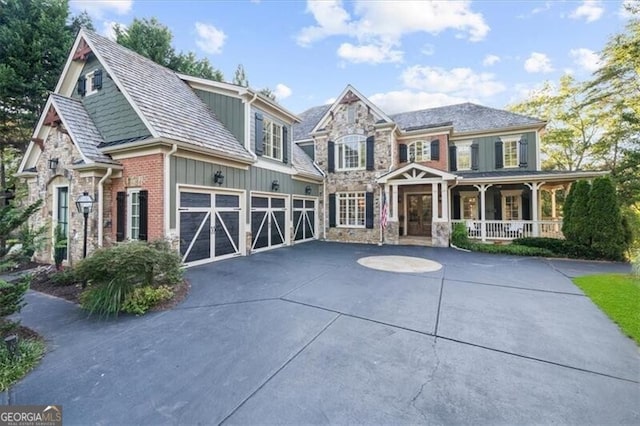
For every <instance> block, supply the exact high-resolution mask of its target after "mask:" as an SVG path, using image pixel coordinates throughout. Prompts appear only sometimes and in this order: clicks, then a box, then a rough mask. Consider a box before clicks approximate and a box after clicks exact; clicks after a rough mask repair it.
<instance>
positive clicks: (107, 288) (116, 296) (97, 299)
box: [75, 241, 182, 316]
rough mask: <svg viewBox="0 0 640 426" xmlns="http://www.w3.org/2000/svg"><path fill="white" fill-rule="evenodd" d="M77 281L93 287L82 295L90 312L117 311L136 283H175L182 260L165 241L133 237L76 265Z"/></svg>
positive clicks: (84, 303) (178, 277)
mask: <svg viewBox="0 0 640 426" xmlns="http://www.w3.org/2000/svg"><path fill="white" fill-rule="evenodd" d="M75 275H76V279H77V280H78V281H86V282H88V283H89V284H90V287H89V288H88V289H87V290H86V291H85V292H84V293H83V294H82V296H81V298H80V303H81V305H82V306H83V307H84V308H85V309H87V310H88V311H89V312H90V313H97V314H99V315H101V316H109V315H115V314H117V313H118V312H120V311H121V310H122V306H123V303H124V301H125V299H126V298H127V296H128V295H129V294H130V293H131V292H133V291H134V289H135V288H136V287H141V286H158V285H162V284H164V285H169V286H172V285H175V284H177V283H179V282H180V281H181V279H182V261H181V258H180V256H179V254H178V253H177V252H175V251H174V250H172V249H171V247H170V246H169V244H168V243H167V242H164V241H158V242H151V243H147V242H144V241H132V242H127V243H123V244H118V245H116V246H113V247H108V248H102V249H99V250H97V251H95V252H94V253H93V255H91V257H88V258H86V259H84V260H82V261H81V262H80V263H79V264H78V266H76V268H75Z"/></svg>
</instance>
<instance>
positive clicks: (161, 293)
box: [122, 285, 173, 315]
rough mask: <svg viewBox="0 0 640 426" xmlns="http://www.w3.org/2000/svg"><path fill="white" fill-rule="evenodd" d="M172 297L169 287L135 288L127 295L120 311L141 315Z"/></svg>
mask: <svg viewBox="0 0 640 426" xmlns="http://www.w3.org/2000/svg"><path fill="white" fill-rule="evenodd" d="M172 297H173V290H171V287H169V286H166V285H161V286H159V287H149V286H145V287H136V288H134V289H133V291H132V292H131V293H129V294H128V295H127V296H126V297H125V299H124V303H123V304H122V311H123V312H128V313H130V314H136V315H142V314H144V313H145V312H147V311H148V310H149V309H150V308H152V307H153V306H155V305H157V304H158V303H160V302H164V301H165V300H169V299H171V298H172Z"/></svg>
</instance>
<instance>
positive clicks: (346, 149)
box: [336, 135, 367, 170]
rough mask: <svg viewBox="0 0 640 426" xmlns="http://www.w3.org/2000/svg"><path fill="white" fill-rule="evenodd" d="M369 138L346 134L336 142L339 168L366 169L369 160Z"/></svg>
mask: <svg viewBox="0 0 640 426" xmlns="http://www.w3.org/2000/svg"><path fill="white" fill-rule="evenodd" d="M366 153H367V138H366V137H364V136H363V135H346V136H343V137H341V138H340V139H338V141H337V142H336V157H337V162H336V163H337V165H338V170H353V169H364V168H365V167H366V161H367V155H366Z"/></svg>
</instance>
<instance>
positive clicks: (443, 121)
mask: <svg viewBox="0 0 640 426" xmlns="http://www.w3.org/2000/svg"><path fill="white" fill-rule="evenodd" d="M330 107H331V105H321V106H317V107H313V108H310V109H308V110H306V111H305V112H303V113H302V114H299V117H300V118H301V120H302V122H301V123H300V124H297V125H296V126H295V128H294V131H293V136H294V140H296V141H299V140H304V139H309V138H310V136H309V133H311V130H313V128H314V127H315V126H316V124H318V121H320V119H321V118H322V116H323V115H324V114H325V113H326V112H327V110H328V109H329V108H330ZM389 117H390V118H391V119H392V120H393V121H394V122H395V123H396V124H397V125H398V127H399V128H400V129H401V130H404V131H412V130H420V129H428V128H433V127H440V126H453V129H454V131H455V132H457V133H460V132H480V131H483V130H491V129H501V128H508V127H517V126H528V125H536V124H540V125H542V124H544V121H542V120H539V119H537V118H532V117H527V116H524V115H521V114H515V113H513V112H509V111H504V110H501V109H496V108H490V107H486V106H482V105H476V104H472V103H463V104H456V105H448V106H443V107H437V108H428V109H423V110H419V111H410V112H402V113H399V114H393V115H390V116H389Z"/></svg>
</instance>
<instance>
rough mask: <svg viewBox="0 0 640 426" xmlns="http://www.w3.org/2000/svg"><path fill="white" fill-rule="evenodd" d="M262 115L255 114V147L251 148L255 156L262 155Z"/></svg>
mask: <svg viewBox="0 0 640 426" xmlns="http://www.w3.org/2000/svg"><path fill="white" fill-rule="evenodd" d="M262 125H263V124H262V114H260V113H259V112H256V138H255V146H254V148H253V150H254V152H255V153H256V155H262V154H263V153H264V141H263V137H264V136H263V134H264V129H263V127H262Z"/></svg>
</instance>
